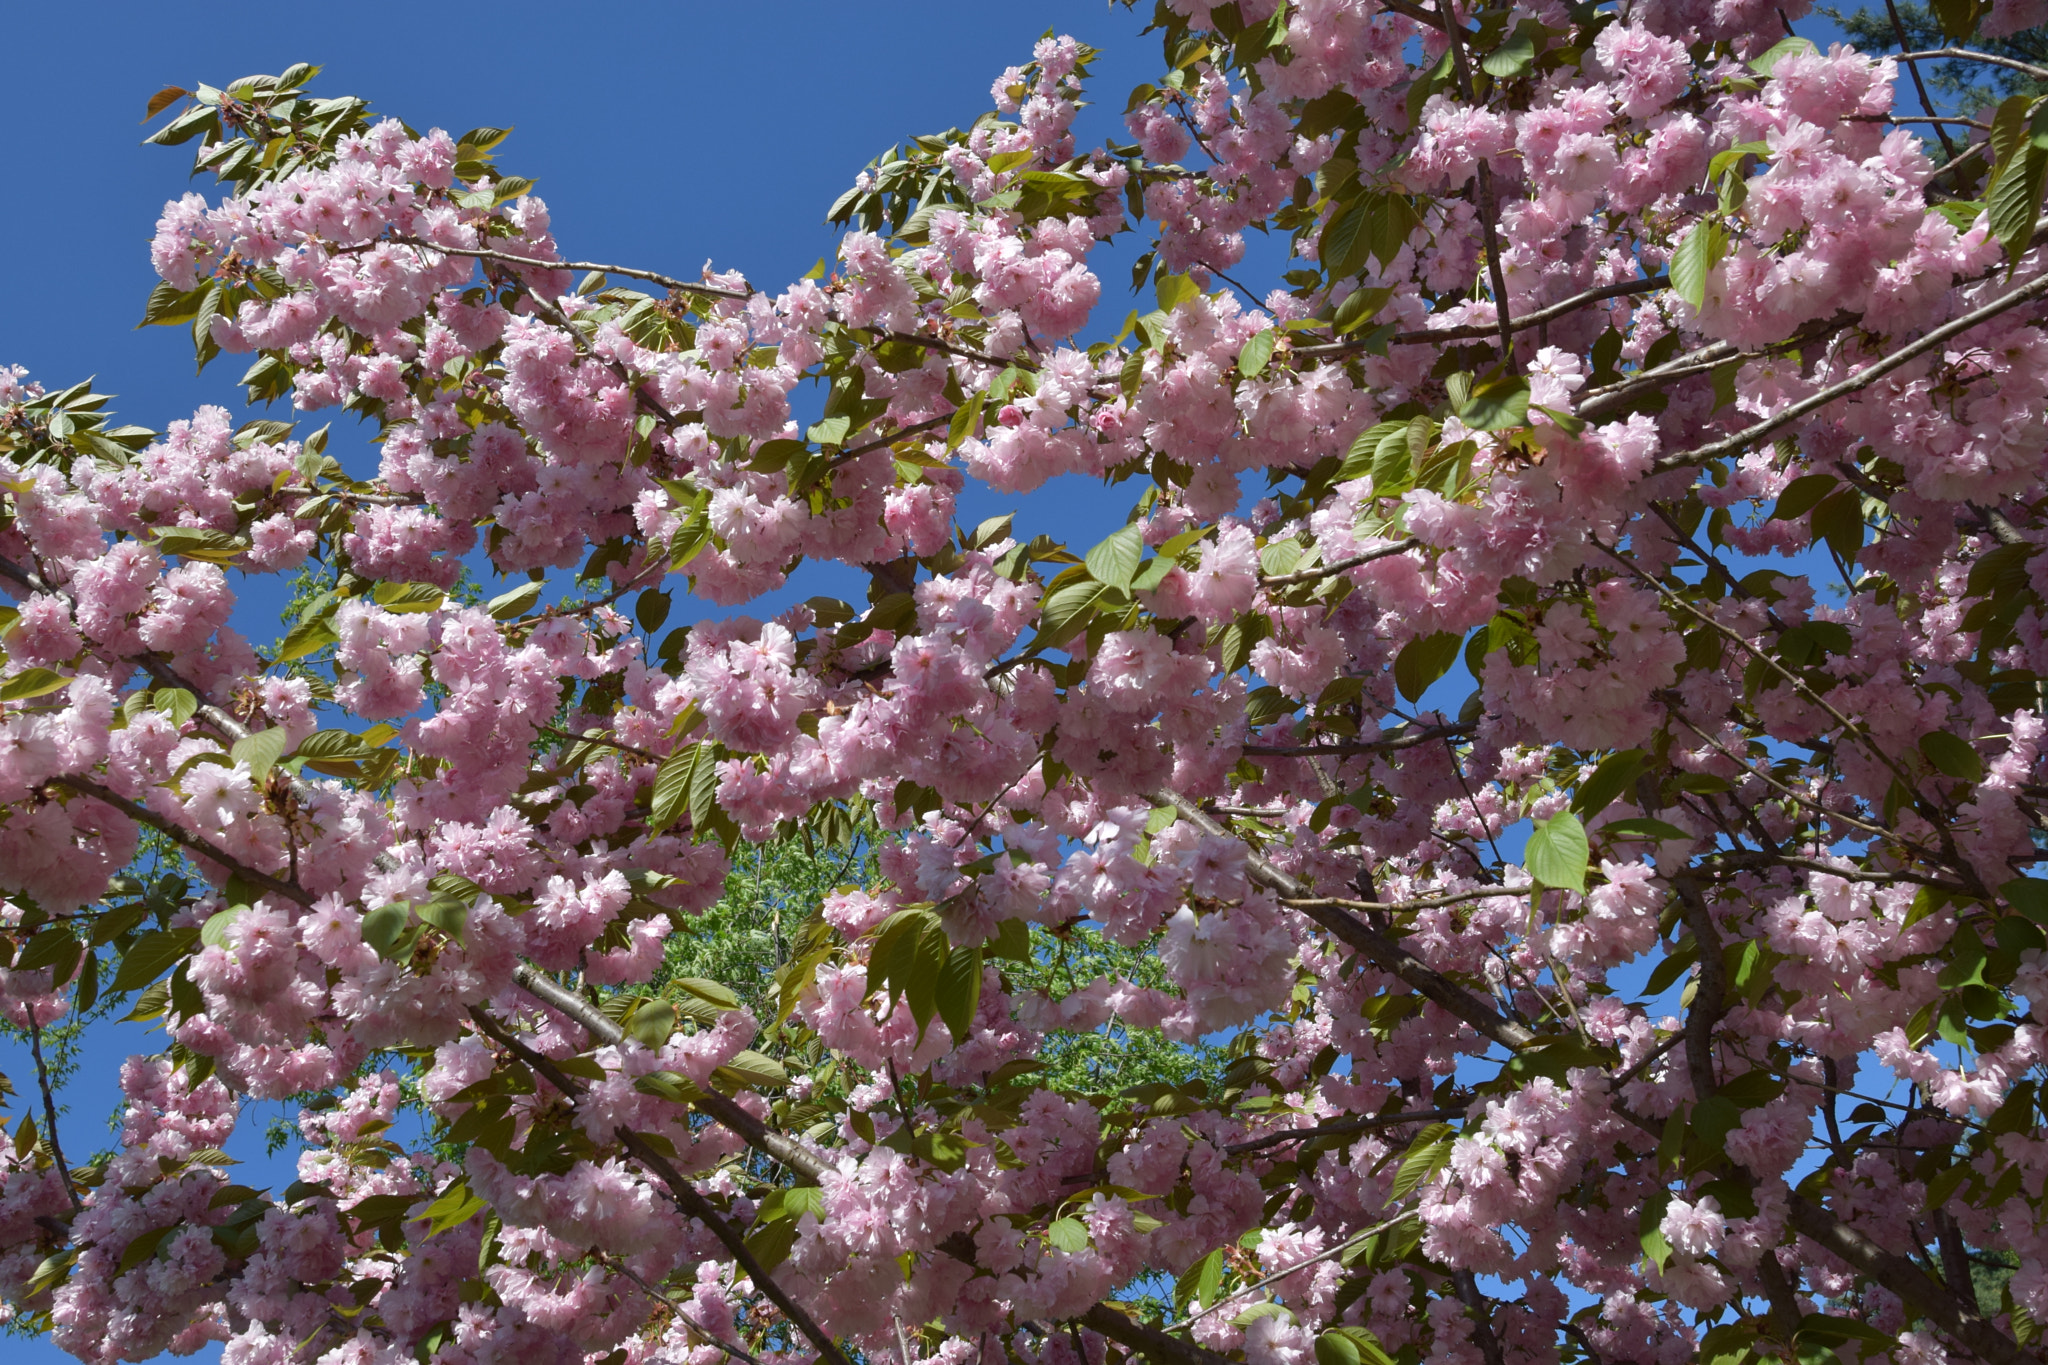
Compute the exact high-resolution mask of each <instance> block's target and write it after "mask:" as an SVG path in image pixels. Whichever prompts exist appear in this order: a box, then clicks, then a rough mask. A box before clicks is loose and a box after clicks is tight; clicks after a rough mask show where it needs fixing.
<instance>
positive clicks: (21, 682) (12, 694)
mask: <svg viewBox="0 0 2048 1365" xmlns="http://www.w3.org/2000/svg"><path fill="white" fill-rule="evenodd" d="M73 681H75V680H74V679H72V678H67V677H65V676H64V675H62V674H60V673H52V672H51V671H50V670H49V669H47V668H24V669H22V670H21V672H19V673H17V674H15V675H14V676H13V677H11V678H9V679H8V680H7V681H6V682H4V683H0V701H27V700H28V699H29V698H31V697H42V696H47V695H49V694H50V693H52V692H55V691H56V690H57V689H58V688H60V687H69V686H71V684H72V682H73Z"/></svg>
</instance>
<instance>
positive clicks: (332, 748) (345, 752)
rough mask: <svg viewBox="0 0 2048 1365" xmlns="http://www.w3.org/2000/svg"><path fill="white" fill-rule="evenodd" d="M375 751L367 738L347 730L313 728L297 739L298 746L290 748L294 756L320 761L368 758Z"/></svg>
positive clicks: (333, 761)
mask: <svg viewBox="0 0 2048 1365" xmlns="http://www.w3.org/2000/svg"><path fill="white" fill-rule="evenodd" d="M376 752H377V750H376V748H375V746H373V745H372V744H371V743H370V742H369V741H368V740H366V739H364V738H363V737H362V736H361V735H359V734H356V733H354V732H353V731H349V730H315V731H314V732H313V733H312V734H310V735H307V736H306V737H305V738H304V739H302V740H300V741H299V747H298V748H296V749H294V750H292V754H293V756H294V757H296V758H304V759H311V760H315V761H318V762H322V763H351V762H356V761H359V760H361V759H365V758H369V757H371V756H372V755H374V754H375V753H376Z"/></svg>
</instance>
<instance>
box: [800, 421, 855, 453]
mask: <svg viewBox="0 0 2048 1365" xmlns="http://www.w3.org/2000/svg"><path fill="white" fill-rule="evenodd" d="M852 430H853V419H852V418H851V417H847V416H845V415H843V414H842V415H840V416H838V417H827V418H826V419H825V420H824V421H822V422H818V423H816V424H814V425H813V426H812V427H811V428H810V429H809V430H808V431H806V432H805V433H804V436H805V438H806V439H808V440H812V441H816V442H817V443H818V444H819V445H821V446H836V445H844V444H845V443H846V437H847V433H849V432H850V431H852Z"/></svg>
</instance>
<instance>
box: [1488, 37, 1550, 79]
mask: <svg viewBox="0 0 2048 1365" xmlns="http://www.w3.org/2000/svg"><path fill="white" fill-rule="evenodd" d="M1535 65H1536V44H1535V42H1534V41H1533V40H1531V38H1530V37H1529V33H1528V30H1527V29H1526V28H1525V27H1520V26H1518V27H1517V28H1516V29H1515V32H1514V34H1513V36H1511V37H1510V38H1509V39H1508V40H1507V41H1506V42H1504V43H1502V44H1501V45H1500V46H1499V47H1497V48H1495V49H1494V50H1493V51H1491V52H1489V53H1487V54H1486V56H1484V57H1483V58H1481V59H1480V62H1479V69H1480V70H1481V71H1484V72H1485V73H1486V74H1487V75H1489V76H1491V77H1493V78H1494V79H1495V80H1498V81H1510V80H1513V79H1514V78H1515V77H1517V76H1520V75H1522V74H1524V73H1525V72H1528V71H1529V70H1531V69H1532V68H1534V67H1535Z"/></svg>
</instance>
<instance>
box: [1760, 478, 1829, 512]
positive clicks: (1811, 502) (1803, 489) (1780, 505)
mask: <svg viewBox="0 0 2048 1365" xmlns="http://www.w3.org/2000/svg"><path fill="white" fill-rule="evenodd" d="M1840 482H1841V480H1839V479H1837V478H1836V477H1835V476H1834V475H1832V474H1802V475H1800V476H1799V477H1798V478H1796V479H1794V480H1792V482H1790V483H1788V484H1786V485H1785V491H1784V492H1782V493H1780V494H1779V495H1778V502H1777V505H1776V506H1775V507H1773V508H1771V515H1770V517H1769V518H1768V520H1771V521H1791V520H1793V519H1794V518H1796V517H1803V516H1805V515H1806V514H1807V513H1808V512H1810V511H1812V510H1813V509H1814V508H1815V507H1817V506H1819V505H1820V500H1821V499H1822V498H1824V497H1826V496H1827V495H1828V494H1829V493H1831V492H1833V491H1834V488H1835V485H1836V484H1838V483H1840Z"/></svg>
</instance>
